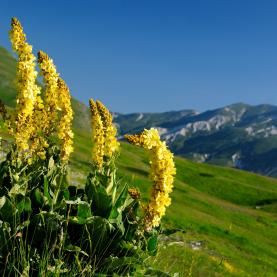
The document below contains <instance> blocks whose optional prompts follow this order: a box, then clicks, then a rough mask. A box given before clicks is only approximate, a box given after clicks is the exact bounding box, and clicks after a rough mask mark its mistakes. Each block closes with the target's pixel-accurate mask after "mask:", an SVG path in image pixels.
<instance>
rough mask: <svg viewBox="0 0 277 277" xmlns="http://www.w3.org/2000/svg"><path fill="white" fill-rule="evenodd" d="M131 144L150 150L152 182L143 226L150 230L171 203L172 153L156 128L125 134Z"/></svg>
mask: <svg viewBox="0 0 277 277" xmlns="http://www.w3.org/2000/svg"><path fill="white" fill-rule="evenodd" d="M125 138H126V139H127V140H128V141H129V142H130V143H132V144H135V145H138V146H142V147H143V148H145V149H147V150H149V151H150V154H151V155H150V166H151V172H150V178H151V180H152V181H153V182H154V186H153V188H152V193H151V199H150V202H149V204H148V205H147V208H146V211H145V213H146V214H145V219H144V221H145V228H146V230H148V231H149V230H151V229H152V228H153V227H158V226H159V224H160V220H161V218H162V216H164V214H165V211H166V207H168V206H169V205H170V203H171V199H170V197H169V194H170V193H171V192H172V189H173V181H174V177H173V176H174V175H175V174H176V169H175V164H174V160H173V154H172V153H171V152H170V151H169V150H168V148H167V146H166V144H165V142H162V141H161V140H160V136H159V133H158V131H157V130H156V129H153V128H152V129H150V130H144V131H143V132H142V133H141V134H139V135H126V136H125Z"/></svg>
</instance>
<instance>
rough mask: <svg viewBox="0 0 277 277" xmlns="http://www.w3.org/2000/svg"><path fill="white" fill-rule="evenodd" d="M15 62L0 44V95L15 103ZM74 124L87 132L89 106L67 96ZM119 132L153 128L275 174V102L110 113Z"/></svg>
mask: <svg viewBox="0 0 277 277" xmlns="http://www.w3.org/2000/svg"><path fill="white" fill-rule="evenodd" d="M15 69H16V61H15V59H14V58H13V56H12V55H11V54H10V53H9V52H8V51H7V50H5V49H4V48H1V47H0V98H1V99H2V100H3V101H4V103H5V104H6V105H8V106H10V107H14V105H15V94H16V91H15V87H14V78H15ZM72 104H73V109H74V114H75V116H74V122H73V126H74V128H75V129H79V130H81V131H82V132H87V130H88V129H89V128H90V127H89V126H90V122H89V111H88V108H87V106H86V105H85V104H83V103H81V102H80V101H78V100H77V99H74V98H73V99H72ZM113 115H114V122H115V124H116V125H117V128H118V131H119V135H120V136H121V137H122V136H123V135H124V134H127V133H137V132H140V131H142V130H143V129H144V128H151V127H156V128H158V130H159V132H160V134H161V136H162V138H163V139H164V140H166V141H167V143H168V145H169V146H170V148H171V150H172V151H173V152H174V153H175V154H177V155H180V156H183V157H186V158H189V159H191V160H194V161H198V162H202V163H210V164H217V165H225V166H230V167H236V168H240V169H244V170H248V171H253V172H257V173H260V174H264V175H269V176H274V177H277V107H276V106H273V105H258V106H250V105H246V104H243V103H238V104H233V105H230V106H227V107H223V108H220V109H215V110H210V111H206V112H202V113H199V112H197V111H194V110H182V111H171V112H164V113H133V114H120V113H114V114H113Z"/></svg>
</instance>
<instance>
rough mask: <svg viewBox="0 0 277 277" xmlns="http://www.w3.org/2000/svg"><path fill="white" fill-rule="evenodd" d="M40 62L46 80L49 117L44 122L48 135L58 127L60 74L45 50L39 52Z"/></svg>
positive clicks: (46, 109)
mask: <svg viewBox="0 0 277 277" xmlns="http://www.w3.org/2000/svg"><path fill="white" fill-rule="evenodd" d="M38 64H39V67H40V70H41V75H42V76H43V79H44V82H45V95H44V103H45V107H44V109H45V111H46V116H47V117H46V121H45V122H44V126H45V127H44V128H45V131H46V135H49V134H51V132H53V129H54V128H55V127H56V126H55V125H56V124H57V120H58V114H57V110H58V109H60V107H59V104H58V95H57V89H58V78H59V74H58V73H57V70H56V67H55V65H54V63H53V60H52V59H50V58H49V56H48V55H47V54H46V53H44V52H43V51H39V52H38Z"/></svg>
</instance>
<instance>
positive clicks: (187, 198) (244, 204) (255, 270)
mask: <svg viewBox="0 0 277 277" xmlns="http://www.w3.org/2000/svg"><path fill="white" fill-rule="evenodd" d="M14 68H15V63H14V59H13V58H12V57H11V56H10V54H9V53H8V52H6V51H5V50H4V49H2V48H1V47H0V95H1V98H2V99H3V100H4V101H5V103H6V104H8V105H9V106H14V103H15V101H14V95H15V89H14V86H13V79H14V74H15V70H14ZM73 104H74V107H75V114H77V115H79V114H81V113H79V112H78V110H80V111H82V112H84V106H83V105H82V104H80V103H78V102H76V101H74V103H73ZM76 110H77V112H76ZM87 120H88V119H86V120H85V121H84V120H83V121H82V119H79V118H78V117H76V119H75V124H74V125H75V126H76V127H81V128H82V130H86V126H85V125H86V124H82V126H79V125H80V124H81V122H87ZM83 125H84V126H83ZM75 133H76V135H75V150H76V151H75V153H74V155H73V157H72V160H71V168H72V170H71V179H72V182H74V183H76V184H78V185H79V184H82V183H84V180H85V174H86V172H87V171H88V170H89V160H90V154H89V153H90V146H91V145H90V138H89V135H88V133H87V132H85V131H80V130H77V129H76V130H75ZM0 135H1V136H3V135H6V134H5V132H4V133H3V132H2V134H1V132H0ZM176 164H177V172H178V173H177V177H176V182H175V190H174V192H173V195H172V199H173V201H172V205H171V206H170V208H169V209H168V211H167V215H166V217H165V218H164V220H163V222H164V225H165V226H168V227H173V228H179V229H180V232H179V233H177V234H173V235H171V236H169V237H162V238H161V246H162V247H161V248H160V250H159V253H158V255H157V257H155V258H153V259H151V260H149V263H151V264H154V265H155V266H156V267H159V268H160V269H163V270H165V271H167V272H169V273H170V274H171V275H173V274H174V273H176V272H178V273H179V276H189V275H191V276H228V275H231V276H233V275H234V276H276V275H277V266H276V264H277V254H276V251H274V250H275V249H276V247H277V243H276V242H277V223H276V213H277V205H276V199H277V181H276V180H275V179H270V178H265V177H261V176H258V175H254V174H250V173H246V172H242V171H237V170H232V169H227V168H222V167H216V166H210V165H205V164H196V163H193V162H189V161H186V160H184V159H181V158H176ZM118 165H119V173H120V175H121V176H123V178H124V179H125V180H126V181H128V182H131V183H132V184H134V185H136V186H138V187H139V188H140V189H141V191H142V193H143V197H144V198H145V197H146V196H147V195H148V192H149V189H150V188H151V183H150V182H149V180H148V178H147V176H148V171H149V166H148V158H147V156H146V154H145V152H144V151H143V150H142V149H139V148H136V147H133V146H131V145H128V144H126V143H122V150H121V155H120V157H119V161H118ZM274 201H275V202H274ZM264 204H266V205H264ZM256 206H259V207H260V209H256V208H255V207H256ZM196 241H197V242H200V243H201V247H200V249H199V250H192V246H193V242H196Z"/></svg>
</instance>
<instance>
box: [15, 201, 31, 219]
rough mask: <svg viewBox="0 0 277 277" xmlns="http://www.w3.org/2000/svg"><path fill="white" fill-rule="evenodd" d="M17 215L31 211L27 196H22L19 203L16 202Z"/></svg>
mask: <svg viewBox="0 0 277 277" xmlns="http://www.w3.org/2000/svg"><path fill="white" fill-rule="evenodd" d="M16 208H17V210H18V213H19V215H20V214H21V213H23V212H26V213H30V212H32V202H31V199H30V198H29V197H23V198H22V199H21V200H20V202H19V203H17V204H16Z"/></svg>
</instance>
